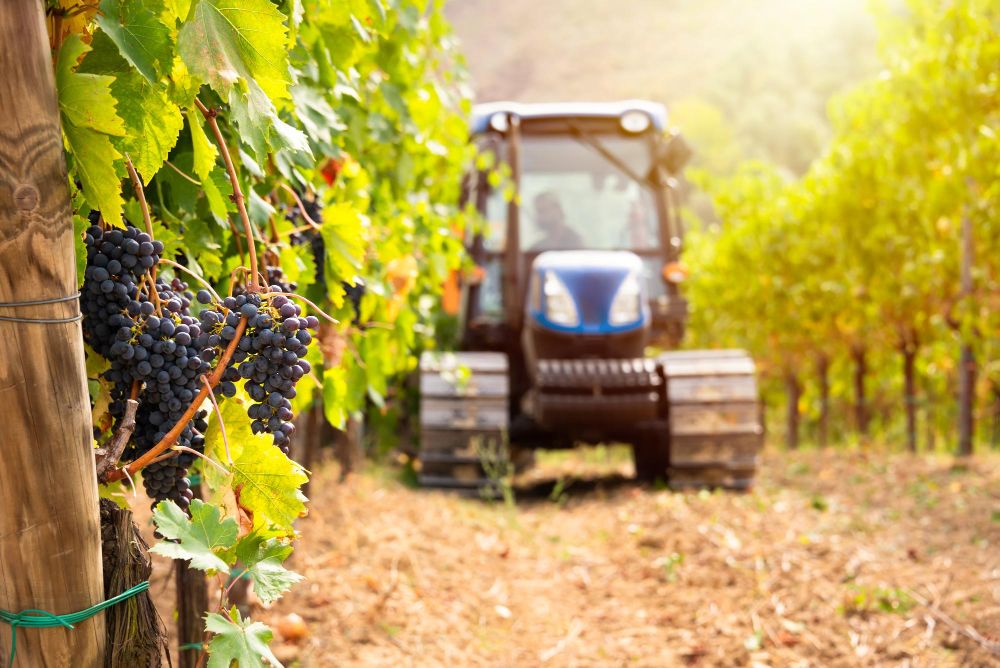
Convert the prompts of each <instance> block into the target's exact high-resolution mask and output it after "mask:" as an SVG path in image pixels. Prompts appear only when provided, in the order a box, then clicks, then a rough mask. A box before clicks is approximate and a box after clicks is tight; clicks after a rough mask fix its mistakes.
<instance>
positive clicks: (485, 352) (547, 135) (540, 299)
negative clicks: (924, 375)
mask: <svg viewBox="0 0 1000 668" xmlns="http://www.w3.org/2000/svg"><path fill="white" fill-rule="evenodd" d="M472 137H473V141H474V142H475V143H476V144H477V146H478V148H479V149H480V151H482V152H484V153H489V154H492V155H493V156H494V157H495V159H496V163H495V164H506V165H507V166H508V167H509V182H510V183H509V185H512V186H513V192H515V193H516V196H515V197H511V196H510V191H509V190H508V192H507V193H506V194H505V192H504V188H503V184H500V185H498V184H496V183H492V184H491V181H490V179H489V178H488V174H486V173H485V172H484V173H476V174H472V175H470V178H469V179H468V182H467V187H466V192H467V195H468V197H469V198H470V201H472V202H474V203H475V206H476V207H477V208H478V210H479V211H480V212H481V213H482V214H483V216H484V218H485V220H486V221H487V225H486V229H484V230H483V231H482V232H481V233H479V234H476V235H475V236H474V237H473V238H471V239H469V240H468V243H469V252H470V253H471V255H472V257H473V259H474V260H475V262H476V264H477V265H478V267H479V271H478V272H476V275H475V277H472V278H470V279H466V280H465V281H464V284H463V285H462V290H461V311H460V322H461V333H462V336H461V346H460V350H459V351H458V352H455V353H426V354H425V355H424V356H423V357H422V359H421V380H420V386H421V408H420V423H421V425H420V428H421V438H420V451H419V480H420V482H421V484H423V485H425V486H428V487H439V488H456V489H460V490H466V491H470V492H482V491H483V490H484V488H489V487H490V486H491V484H493V481H495V479H496V476H495V475H493V473H494V472H495V470H502V468H503V467H502V466H501V467H498V468H497V469H494V467H495V466H496V465H497V458H498V457H499V458H501V459H503V458H506V457H508V456H510V455H511V454H517V453H523V452H526V451H531V450H532V449H536V448H566V447H573V446H575V445H576V444H579V443H608V442H617V443H628V444H631V445H632V447H633V452H634V460H635V469H636V473H637V475H638V476H639V477H640V478H644V479H649V480H653V479H657V478H659V479H662V480H665V481H668V482H669V483H670V485H671V486H673V487H691V486H695V487H703V486H722V487H731V488H747V487H749V486H750V485H751V484H752V481H753V476H754V472H755V469H756V462H757V455H758V452H759V450H760V447H761V442H762V438H763V436H762V434H763V430H762V427H761V420H760V411H759V404H758V396H757V386H756V379H755V370H754V364H753V361H752V360H751V359H750V358H749V357H748V356H747V355H746V354H745V353H744V352H743V351H739V350H693V351H677V350H675V349H676V348H677V346H678V345H679V343H680V341H681V339H682V337H683V334H684V325H685V320H686V317H687V302H686V301H685V299H684V298H683V296H682V295H681V291H680V287H681V283H682V282H683V280H684V278H685V269H684V266H683V265H682V264H681V262H680V253H681V245H682V239H683V229H682V226H681V221H680V217H679V215H678V205H677V201H676V188H677V177H678V176H679V175H680V172H681V170H682V168H683V166H684V164H685V163H686V162H687V160H688V158H689V157H690V155H691V151H690V149H689V148H688V147H687V145H686V144H685V142H684V140H683V139H682V138H681V137H680V135H678V134H675V133H671V132H669V131H668V129H667V114H666V110H665V108H664V107H663V106H662V105H660V104H655V103H652V102H648V101H641V100H631V101H624V102H618V103H565V104H517V103H508V102H501V103H491V104H484V105H479V106H477V107H475V109H474V113H473V119H472ZM503 463H504V462H500V464H501V465H502V464H503Z"/></svg>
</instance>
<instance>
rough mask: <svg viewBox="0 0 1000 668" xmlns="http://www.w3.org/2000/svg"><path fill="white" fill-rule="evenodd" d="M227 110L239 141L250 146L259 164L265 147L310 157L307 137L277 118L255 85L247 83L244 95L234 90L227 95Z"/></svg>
mask: <svg viewBox="0 0 1000 668" xmlns="http://www.w3.org/2000/svg"><path fill="white" fill-rule="evenodd" d="M229 108H230V111H231V112H232V117H233V121H234V122H235V123H236V125H237V126H238V127H239V129H240V139H242V140H243V141H244V142H246V143H247V145H248V146H250V147H251V148H252V149H253V151H254V153H255V154H256V156H257V159H258V160H261V161H262V162H263V161H264V159H265V158H266V157H267V156H268V150H267V149H268V147H270V148H271V149H273V150H274V151H275V152H277V151H280V150H282V149H288V150H291V151H301V152H303V153H306V154H309V155H311V154H312V151H311V149H310V148H309V140H308V138H307V137H306V135H305V134H304V133H303V132H301V131H299V130H297V129H296V128H294V127H292V126H291V125H288V124H287V123H285V122H284V121H282V120H281V119H280V118H278V113H277V111H276V110H275V108H274V105H273V104H272V103H271V101H270V100H269V99H268V97H267V95H266V94H265V93H264V91H263V90H262V89H261V88H260V86H258V85H257V84H256V83H255V82H253V81H250V82H248V89H247V91H246V92H240V91H237V90H236V89H235V88H234V89H233V90H232V91H230V93H229Z"/></svg>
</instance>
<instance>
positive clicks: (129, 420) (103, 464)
mask: <svg viewBox="0 0 1000 668" xmlns="http://www.w3.org/2000/svg"><path fill="white" fill-rule="evenodd" d="M138 410H139V402H138V401H136V400H135V398H132V399H129V400H128V401H126V402H125V416H124V417H123V418H122V421H121V424H120V425H119V427H118V431H116V432H115V435H114V438H112V439H111V442H110V443H109V444H108V446H107V447H106V448H100V449H99V450H97V451H96V454H97V462H96V468H97V479H98V480H100V481H101V482H104V480H103V478H104V474H105V473H107V472H108V471H109V470H110V469H111V467H112V466H114V465H115V464H117V463H118V459H119V458H120V457H121V456H122V452H124V451H125V446H126V445H127V444H128V440H129V439H130V438H132V432H134V431H135V414H136V411H138Z"/></svg>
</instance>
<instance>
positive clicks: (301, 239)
mask: <svg viewBox="0 0 1000 668" xmlns="http://www.w3.org/2000/svg"><path fill="white" fill-rule="evenodd" d="M302 206H303V208H305V210H306V213H308V214H309V218H311V219H312V220H313V222H315V223H316V224H322V222H323V205H322V204H321V203H320V202H319V201H318V200H314V199H313V200H310V199H303V200H302ZM285 218H287V219H288V220H290V221H291V222H292V224H294V225H295V226H296V227H300V226H302V225H304V224H305V222H306V221H305V218H304V217H303V216H302V212H301V211H300V210H299V208H298V206H293V207H292V208H291V209H289V211H288V213H287V214H286V215H285ZM288 240H289V241H290V242H291V243H292V244H293V245H305V244H309V246H310V247H311V248H312V253H313V257H314V258H315V259H316V274H315V277H314V282H315V283H316V285H318V286H320V287H324V288H325V287H326V271H324V267H325V266H326V243H325V242H324V241H323V235H322V234H320V233H319V232H317V231H316V230H315V229H308V230H305V231H304V232H294V233H293V234H292V235H291V236H290V237H289V238H288ZM271 282H272V283H273V282H274V281H271Z"/></svg>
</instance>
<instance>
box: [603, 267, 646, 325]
mask: <svg viewBox="0 0 1000 668" xmlns="http://www.w3.org/2000/svg"><path fill="white" fill-rule="evenodd" d="M641 317H642V283H641V282H640V281H639V275H638V273H636V272H634V271H633V272H631V273H630V274H629V275H628V276H626V277H625V280H624V281H622V284H621V286H619V288H618V292H616V293H615V298H614V299H613V300H611V312H610V313H609V314H608V322H610V323H611V324H612V325H628V324H631V323H633V322H635V321H636V320H638V319H639V318H641Z"/></svg>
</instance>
